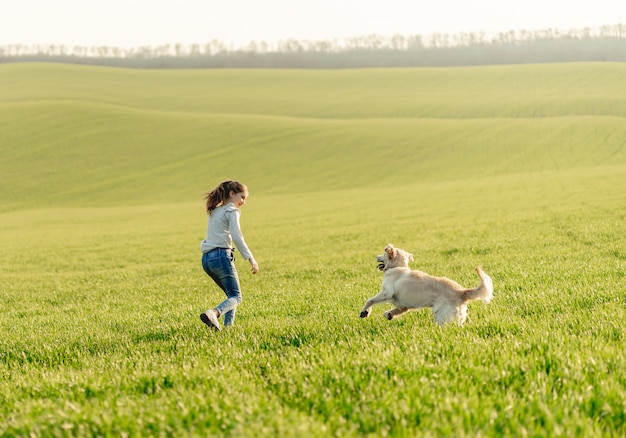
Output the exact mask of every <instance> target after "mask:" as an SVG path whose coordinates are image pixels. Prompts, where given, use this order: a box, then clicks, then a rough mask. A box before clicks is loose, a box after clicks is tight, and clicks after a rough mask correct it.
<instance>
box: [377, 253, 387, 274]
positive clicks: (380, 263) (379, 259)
mask: <svg viewBox="0 0 626 438" xmlns="http://www.w3.org/2000/svg"><path fill="white" fill-rule="evenodd" d="M376 263H377V264H378V269H379V270H381V271H384V270H385V261H384V260H383V258H382V257H381V256H378V257H376Z"/></svg>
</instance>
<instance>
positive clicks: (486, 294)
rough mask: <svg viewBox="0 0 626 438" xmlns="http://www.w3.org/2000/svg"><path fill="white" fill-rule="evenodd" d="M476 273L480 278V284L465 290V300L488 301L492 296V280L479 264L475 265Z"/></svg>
mask: <svg viewBox="0 0 626 438" xmlns="http://www.w3.org/2000/svg"><path fill="white" fill-rule="evenodd" d="M476 273H477V274H478V277H479V278H480V285H479V286H478V287H477V288H475V289H466V290H465V301H472V300H483V301H484V302H485V303H488V302H489V301H491V299H492V298H493V282H492V281H491V277H490V276H488V275H487V274H486V273H485V271H483V270H482V268H481V267H480V266H478V267H476Z"/></svg>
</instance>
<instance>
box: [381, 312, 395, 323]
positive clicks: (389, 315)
mask: <svg viewBox="0 0 626 438" xmlns="http://www.w3.org/2000/svg"><path fill="white" fill-rule="evenodd" d="M383 316H384V317H385V318H387V319H388V320H389V321H391V320H392V319H393V313H391V312H385V313H383Z"/></svg>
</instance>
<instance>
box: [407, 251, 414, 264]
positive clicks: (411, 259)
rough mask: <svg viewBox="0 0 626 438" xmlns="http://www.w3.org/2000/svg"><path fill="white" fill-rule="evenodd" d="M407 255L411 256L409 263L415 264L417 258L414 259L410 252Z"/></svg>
mask: <svg viewBox="0 0 626 438" xmlns="http://www.w3.org/2000/svg"><path fill="white" fill-rule="evenodd" d="M407 254H408V255H409V261H410V262H414V261H415V258H414V257H413V254H411V253H410V252H407Z"/></svg>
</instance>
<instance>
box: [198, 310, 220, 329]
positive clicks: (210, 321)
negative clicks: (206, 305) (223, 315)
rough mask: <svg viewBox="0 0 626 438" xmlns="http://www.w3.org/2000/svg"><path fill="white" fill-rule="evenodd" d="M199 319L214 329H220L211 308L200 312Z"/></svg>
mask: <svg viewBox="0 0 626 438" xmlns="http://www.w3.org/2000/svg"><path fill="white" fill-rule="evenodd" d="M200 321H202V322H203V323H205V324H206V325H208V326H209V327H210V328H212V329H215V330H221V329H222V328H221V327H220V323H219V322H218V321H217V316H216V315H215V312H214V311H213V310H207V311H206V312H204V313H201V314H200Z"/></svg>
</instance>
